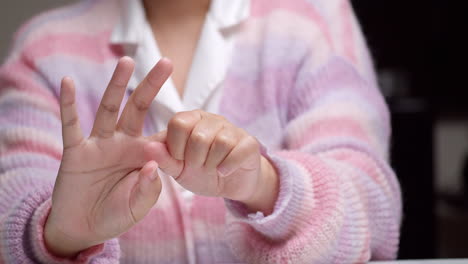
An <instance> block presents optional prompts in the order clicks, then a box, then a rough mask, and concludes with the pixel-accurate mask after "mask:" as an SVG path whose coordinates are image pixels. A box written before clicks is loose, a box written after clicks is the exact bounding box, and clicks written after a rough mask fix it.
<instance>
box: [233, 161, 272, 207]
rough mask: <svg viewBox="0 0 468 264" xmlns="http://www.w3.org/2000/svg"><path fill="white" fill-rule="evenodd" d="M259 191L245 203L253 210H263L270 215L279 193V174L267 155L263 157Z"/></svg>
mask: <svg viewBox="0 0 468 264" xmlns="http://www.w3.org/2000/svg"><path fill="white" fill-rule="evenodd" d="M260 164H261V165H260V172H259V176H258V177H259V180H258V181H257V188H255V189H256V190H257V191H256V192H255V193H254V194H253V195H252V196H251V197H250V199H248V200H246V201H241V202H242V203H244V204H245V205H246V206H247V208H248V209H249V211H251V212H258V211H260V212H263V213H264V214H265V215H269V214H271V213H272V212H273V209H274V206H275V204H276V200H277V198H278V193H279V175H278V173H277V172H276V169H275V168H274V167H273V165H272V164H271V163H270V161H268V159H266V158H265V157H263V156H262V157H261V161H260Z"/></svg>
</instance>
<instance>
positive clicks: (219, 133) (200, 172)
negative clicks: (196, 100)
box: [151, 110, 279, 214]
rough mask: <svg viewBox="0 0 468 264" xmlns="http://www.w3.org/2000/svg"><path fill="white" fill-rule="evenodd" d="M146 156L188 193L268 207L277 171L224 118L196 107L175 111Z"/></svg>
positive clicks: (251, 140) (275, 190) (254, 208)
mask: <svg viewBox="0 0 468 264" xmlns="http://www.w3.org/2000/svg"><path fill="white" fill-rule="evenodd" d="M154 138H155V139H156V140H157V141H162V142H165V143H166V144H161V143H159V142H155V143H153V144H152V145H153V147H152V148H151V150H152V151H153V152H152V156H151V157H152V158H153V159H154V160H155V161H156V162H158V164H159V166H160V168H161V169H162V170H163V171H164V172H165V173H167V174H169V175H171V176H172V177H174V178H175V179H176V180H177V182H179V184H181V185H182V186H183V187H184V188H186V189H187V190H190V191H192V192H193V193H196V194H199V195H205V196H218V197H224V198H228V199H232V200H236V201H240V202H243V203H244V204H246V205H247V207H248V208H249V209H250V210H251V211H262V212H263V213H265V214H269V213H271V211H272V210H273V207H274V204H275V201H276V198H277V193H278V185H279V183H278V175H277V173H276V171H275V169H274V168H273V166H272V165H271V164H270V162H269V161H268V160H267V159H265V158H264V157H263V156H262V155H261V154H260V145H259V143H258V141H257V140H256V139H255V138H254V137H252V136H250V135H249V134H248V133H247V132H246V131H244V130H243V129H240V128H237V127H235V126H234V125H233V124H231V123H229V122H228V121H227V120H226V119H225V118H224V117H222V116H219V115H215V114H211V113H207V112H204V111H201V110H195V111H190V112H181V113H178V114H176V115H175V116H174V117H173V118H172V119H171V121H170V122H169V124H168V129H167V131H163V132H161V133H159V134H156V135H155V136H154Z"/></svg>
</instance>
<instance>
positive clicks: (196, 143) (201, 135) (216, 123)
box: [184, 118, 224, 168]
mask: <svg viewBox="0 0 468 264" xmlns="http://www.w3.org/2000/svg"><path fill="white" fill-rule="evenodd" d="M223 123H224V122H223V121H221V119H218V118H204V119H202V120H201V121H200V122H198V123H197V124H196V125H195V128H194V129H193V130H192V133H191V134H190V137H189V139H188V141H187V146H186V147H185V156H184V161H185V166H188V167H192V168H200V167H202V166H203V164H204V163H205V160H206V158H207V156H208V151H209V150H210V147H211V145H212V143H213V141H214V139H215V137H216V134H217V133H218V131H220V130H221V129H222V128H223Z"/></svg>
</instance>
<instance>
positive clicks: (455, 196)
mask: <svg viewBox="0 0 468 264" xmlns="http://www.w3.org/2000/svg"><path fill="white" fill-rule="evenodd" d="M226 1H229V0H226ZM68 2H71V1H67V0H41V1H30V0H16V1H3V2H2V9H0V17H1V22H2V23H0V36H1V38H0V60H3V58H4V57H5V55H6V54H7V48H8V45H9V43H10V39H11V34H12V33H13V32H14V30H15V29H17V27H18V26H19V25H20V24H21V23H22V22H23V21H25V20H26V19H27V18H29V17H31V16H32V15H33V14H35V13H37V12H39V11H41V10H45V9H49V8H51V7H55V6H58V5H62V4H64V3H68ZM352 3H353V6H354V8H355V11H356V14H357V15H358V18H359V20H360V21H361V25H362V28H363V31H364V33H365V35H366V37H367V39H368V43H369V46H370V48H371V52H372V54H373V56H374V58H375V62H376V67H377V69H378V73H379V80H380V83H381V88H382V92H383V93H384V95H385V97H386V98H387V102H388V104H389V107H390V109H391V112H392V122H393V139H392V155H391V157H392V166H393V167H394V168H395V170H396V172H397V175H398V177H399V179H400V182H401V185H402V190H403V197H404V210H405V212H404V219H403V229H402V235H401V249H400V256H399V257H400V258H403V259H409V258H434V257H439V258H442V257H443V258H452V257H453V258H454V257H468V119H467V117H468V103H467V102H466V101H467V99H468V89H467V88H468V87H467V85H466V77H467V76H468V73H465V72H464V71H465V70H466V69H467V67H466V62H467V60H466V59H465V58H466V49H467V48H468V45H467V42H466V41H463V40H462V39H463V37H464V36H463V35H466V33H468V30H467V29H466V27H464V25H468V23H467V21H466V20H467V17H468V15H467V11H468V10H467V9H466V8H465V9H464V8H462V1H449V0H447V1H436V0H424V1H423V0H409V1H408V0H406V1H404V0H380V1H379V0H352Z"/></svg>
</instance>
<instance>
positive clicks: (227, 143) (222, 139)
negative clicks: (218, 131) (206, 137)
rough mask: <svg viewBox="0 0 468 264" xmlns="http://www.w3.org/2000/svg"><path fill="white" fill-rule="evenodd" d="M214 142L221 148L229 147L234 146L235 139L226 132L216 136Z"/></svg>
mask: <svg viewBox="0 0 468 264" xmlns="http://www.w3.org/2000/svg"><path fill="white" fill-rule="evenodd" d="M216 144H218V145H219V146H221V147H222V148H226V149H231V148H234V147H235V146H236V141H235V140H234V138H232V137H230V136H228V135H226V134H222V135H219V136H218V137H217V138H216Z"/></svg>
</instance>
